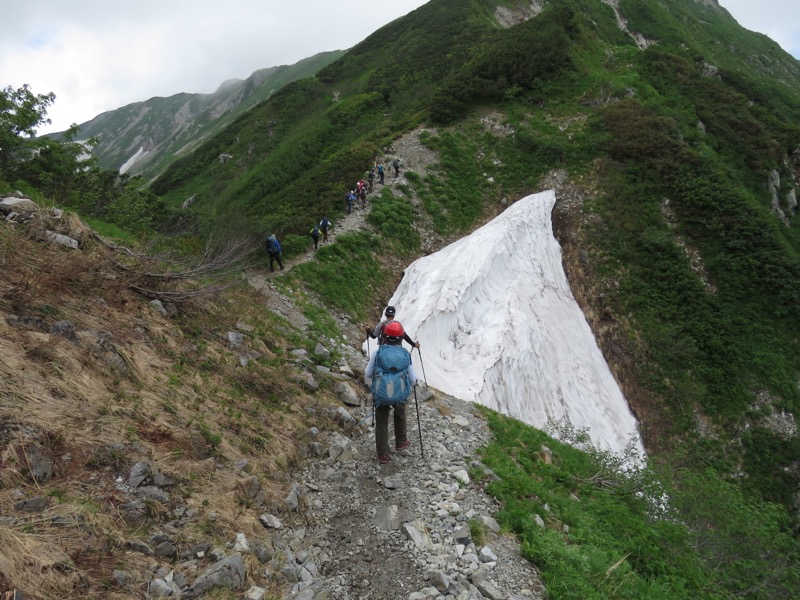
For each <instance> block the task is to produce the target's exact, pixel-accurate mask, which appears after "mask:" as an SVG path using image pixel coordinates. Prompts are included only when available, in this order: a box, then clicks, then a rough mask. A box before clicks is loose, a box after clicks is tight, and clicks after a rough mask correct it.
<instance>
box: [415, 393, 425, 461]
mask: <svg viewBox="0 0 800 600" xmlns="http://www.w3.org/2000/svg"><path fill="white" fill-rule="evenodd" d="M414 404H416V406H417V430H418V431H419V450H420V452H421V453H422V458H425V446H423V445H422V423H421V422H420V420H419V402H418V401H417V386H416V385H415V386H414Z"/></svg>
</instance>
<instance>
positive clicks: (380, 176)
mask: <svg viewBox="0 0 800 600" xmlns="http://www.w3.org/2000/svg"><path fill="white" fill-rule="evenodd" d="M378 178H379V179H380V181H379V182H378V183H380V184H381V185H383V163H378Z"/></svg>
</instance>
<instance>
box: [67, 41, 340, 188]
mask: <svg viewBox="0 0 800 600" xmlns="http://www.w3.org/2000/svg"><path fill="white" fill-rule="evenodd" d="M341 54H342V51H333V52H320V53H318V54H316V55H314V56H311V57H308V58H306V59H303V60H301V61H298V62H297V63H295V64H293V65H282V66H275V67H267V68H263V69H258V70H256V71H254V72H253V73H251V74H250V75H249V76H248V77H247V78H245V79H236V78H232V79H228V80H226V81H224V82H223V83H221V84H220V85H219V86H218V87H217V89H216V90H215V91H214V92H212V93H210V94H192V93H187V92H182V93H178V94H173V95H172V96H168V97H160V96H155V97H153V98H150V99H148V100H144V101H139V102H133V103H131V104H127V105H125V106H122V107H120V108H117V109H114V110H111V111H106V112H104V113H101V114H99V115H97V116H96V117H94V118H93V119H91V120H89V121H87V122H85V123H82V124H80V125H78V137H79V138H80V139H83V140H86V139H89V138H96V139H97V144H96V146H95V147H94V148H93V150H92V155H93V156H94V157H95V158H96V159H97V163H98V165H100V166H101V167H104V168H109V169H115V170H119V171H120V173H121V174H126V173H127V174H128V175H142V176H143V177H144V178H145V179H149V178H151V177H153V176H154V175H156V174H157V173H158V172H159V171H161V170H163V169H164V168H166V166H167V165H169V163H170V162H171V161H173V160H175V158H177V157H180V156H182V155H185V154H186V153H187V152H189V151H191V149H192V148H194V147H196V146H197V145H198V144H200V143H202V141H203V140H204V139H206V138H208V137H209V136H212V135H214V133H215V132H217V131H219V130H220V129H221V128H223V127H224V126H225V125H226V124H227V123H229V122H230V121H231V120H232V119H235V118H236V117H237V116H238V115H239V114H241V113H242V112H244V111H247V110H249V109H250V108H251V107H252V106H254V105H255V104H257V103H259V102H262V101H263V100H265V99H266V98H268V97H269V96H270V95H271V94H273V93H274V92H275V91H276V90H278V89H279V88H280V87H281V86H283V85H285V84H286V83H289V82H291V81H294V80H296V79H301V78H303V77H307V76H308V75H310V74H313V73H314V72H315V71H316V70H317V69H319V68H322V67H323V66H325V65H326V64H328V63H329V62H331V61H333V60H335V59H336V58H338V57H339V56H340V55H341ZM60 135H63V132H60V133H55V134H52V136H53V137H56V138H57V137H58V136H60Z"/></svg>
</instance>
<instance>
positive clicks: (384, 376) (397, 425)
mask: <svg viewBox="0 0 800 600" xmlns="http://www.w3.org/2000/svg"><path fill="white" fill-rule="evenodd" d="M405 335H406V333H405V331H404V330H403V326H402V325H401V324H400V323H398V322H397V321H391V322H389V323H387V324H386V326H385V327H384V328H383V331H382V333H381V338H382V343H381V344H380V345H379V346H378V348H377V349H376V350H375V351H374V352H373V353H372V354H371V355H370V357H369V364H367V369H366V371H364V382H365V383H366V384H367V386H368V387H369V389H370V391H371V392H372V399H373V403H374V408H375V449H376V451H377V453H378V462H379V463H381V464H382V465H385V464H386V463H388V462H389V461H390V460H391V458H390V456H389V412H390V411H392V410H393V411H394V415H393V416H394V447H395V450H396V451H398V452H400V451H401V450H405V449H406V448H408V447H409V446H410V445H411V442H410V441H409V440H408V438H407V436H406V402H408V399H409V397H410V396H411V394H412V392H413V391H414V386H416V385H417V375H416V373H415V372H414V365H413V364H412V363H411V353H410V352H409V351H408V350H406V349H405V348H403V346H402V343H403V337H404V336H405ZM420 435H421V434H420Z"/></svg>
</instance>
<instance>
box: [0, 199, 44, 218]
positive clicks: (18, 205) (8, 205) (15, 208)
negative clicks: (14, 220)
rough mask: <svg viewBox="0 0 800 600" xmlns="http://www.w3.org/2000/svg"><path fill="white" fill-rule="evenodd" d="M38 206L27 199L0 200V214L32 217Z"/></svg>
mask: <svg viewBox="0 0 800 600" xmlns="http://www.w3.org/2000/svg"><path fill="white" fill-rule="evenodd" d="M38 208H39V206H38V205H37V204H36V203H35V202H34V201H33V200H30V199H29V198H13V197H10V196H9V197H7V198H3V200H0V213H3V214H4V215H9V214H11V213H12V212H15V213H17V214H20V215H32V214H33V213H35V212H36V210H37V209H38Z"/></svg>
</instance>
